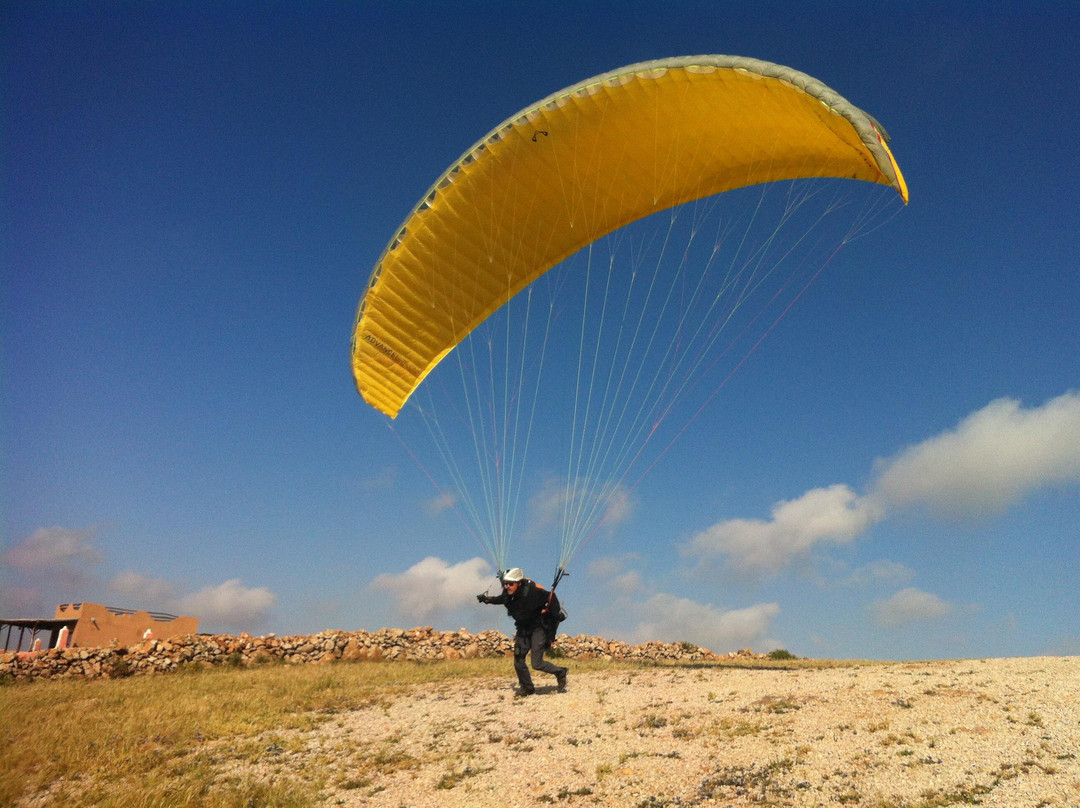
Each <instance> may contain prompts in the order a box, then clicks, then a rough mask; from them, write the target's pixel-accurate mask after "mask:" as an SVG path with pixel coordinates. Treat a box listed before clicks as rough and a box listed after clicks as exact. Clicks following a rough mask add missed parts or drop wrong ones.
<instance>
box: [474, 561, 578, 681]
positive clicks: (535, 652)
mask: <svg viewBox="0 0 1080 808" xmlns="http://www.w3.org/2000/svg"><path fill="white" fill-rule="evenodd" d="M501 577H502V585H503V590H502V594H499V595H496V596H495V597H488V596H487V595H486V594H483V595H477V596H476V599H477V600H478V601H480V602H481V603H499V604H502V605H504V606H506V612H507V614H509V615H510V616H511V617H512V618H513V619H514V627H515V628H516V630H517V631H516V633H515V635H514V670H515V671H516V672H517V677H518V684H520V685H521V688H520V689H519V690H518V695H521V696H531V695H532V694H533V693H535V692H536V688H535V687H534V686H533V680H532V676H531V675H530V674H529V668H528V666H527V665H526V664H525V660H526V658H527V657H529V656H530V655H531V656H532V660H531V661H532V667H533V670H536V671H543V672H544V673H551V674H554V675H555V683H556V684H557V685H558V689H559V692H560V693H562V692H564V691H565V690H566V674H567V673H568V669H567V668H560V667H559V666H558V665H554V664H552V663H551V662H548V661H547V660H546V659H544V651H545V650H546V649H547V648H548V647H549V646H550V644H551V640H553V639H554V636H553V635H554V631H555V628H554V627H555V626H557V625H558V623H557V620H555V619H553V618H554V616H555V615H558V613H559V601H558V599H557V598H556V597H555V593H554V592H548V591H547V590H546V589H544V587H542V586H540V585H539V584H538V583H536V582H535V581H531V580H529V579H528V578H526V577H525V573H523V572H522V571H521V570H520V569H519V568H518V567H514V568H512V569H509V570H507V571H506V572H505V573H503V575H502V576H501ZM549 633H550V634H551V635H552V636H549Z"/></svg>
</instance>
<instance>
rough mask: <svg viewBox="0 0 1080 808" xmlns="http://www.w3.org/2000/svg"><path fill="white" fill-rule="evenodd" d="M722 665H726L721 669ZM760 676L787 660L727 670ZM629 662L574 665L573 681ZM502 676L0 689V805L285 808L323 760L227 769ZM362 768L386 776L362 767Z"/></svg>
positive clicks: (207, 675) (234, 672)
mask: <svg viewBox="0 0 1080 808" xmlns="http://www.w3.org/2000/svg"><path fill="white" fill-rule="evenodd" d="M724 664H729V663H724ZM730 664H731V665H739V664H743V665H745V664H752V665H754V666H760V667H785V668H788V667H807V666H821V665H823V664H831V663H821V662H807V661H799V660H778V661H765V662H762V661H760V660H757V661H754V662H751V663H739V662H737V661H733V662H732V663H730ZM641 666H642V665H641V663H637V664H634V663H618V662H595V661H593V662H583V661H577V660H575V661H574V667H575V669H576V670H577V671H579V672H584V671H586V670H604V669H611V668H613V667H618V668H623V667H625V668H632V667H641ZM509 674H510V671H509V670H508V663H507V660H506V659H478V660H459V661H447V662H438V663H409V662H395V663H385V662H383V663H338V664H333V665H299V666H293V665H276V664H275V665H264V666H259V667H253V668H222V669H215V670H193V671H186V672H180V673H176V674H171V675H166V676H146V677H131V678H126V679H107V680H94V681H84V680H77V679H64V680H49V681H38V682H19V683H12V684H6V685H3V686H0V761H3V765H2V766H0V806H2V807H3V808H7V806H15V805H19V804H25V805H29V804H30V801H31V800H34V799H35V798H37V800H41V801H35V802H34V803H33V804H35V805H64V806H71V808H80V807H81V806H103V807H104V808H111V807H112V806H115V807H116V808H120V806H124V808H151V807H153V808H157V807H158V806H160V807H161V808H165V807H166V806H168V807H169V808H176V807H177V806H196V805H198V806H211V807H215V806H221V808H241V806H243V808H254V807H255V806H269V807H270V808H291V807H292V806H296V807H297V808H299V806H308V805H311V804H312V803H314V802H316V801H317V798H318V794H319V791H320V789H321V788H322V786H323V784H324V782H325V781H326V777H327V776H328V773H329V772H331V771H332V770H333V764H334V762H333V761H332V760H325V761H315V762H314V763H313V765H312V766H311V767H310V768H309V770H299V771H290V772H289V773H288V775H287V776H283V777H281V778H279V779H277V780H275V781H274V782H272V783H265V782H249V781H245V780H243V779H241V778H239V777H237V776H235V775H233V774H230V770H231V769H232V768H233V764H235V763H236V762H237V761H245V760H248V759H252V758H255V757H258V756H259V755H262V754H264V753H265V752H266V750H267V749H273V748H275V747H280V748H287V746H288V744H290V743H295V740H290V738H295V734H290V731H292V730H305V729H311V728H314V727H316V726H318V725H319V724H320V723H321V722H324V721H328V720H332V718H333V716H334V715H335V714H337V713H339V712H343V711H348V710H351V709H354V708H356V707H358V706H361V705H369V704H372V703H378V701H380V700H382V699H390V698H392V697H394V696H395V695H397V694H399V693H401V692H403V691H405V690H407V689H409V688H412V687H415V686H418V685H422V684H424V683H425V682H434V681H445V680H448V679H461V678H484V677H500V678H503V679H505V678H507V677H508V675H509ZM370 765H371V766H373V767H378V766H392V765H393V761H379V760H377V759H376V760H372V761H371V762H370Z"/></svg>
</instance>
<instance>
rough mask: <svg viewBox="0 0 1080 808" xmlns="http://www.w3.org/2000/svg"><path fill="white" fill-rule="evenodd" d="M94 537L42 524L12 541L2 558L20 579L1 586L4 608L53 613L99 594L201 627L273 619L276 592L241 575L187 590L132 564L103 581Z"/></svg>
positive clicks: (237, 627) (229, 628) (251, 627)
mask: <svg viewBox="0 0 1080 808" xmlns="http://www.w3.org/2000/svg"><path fill="white" fill-rule="evenodd" d="M96 540H97V530H96V529H92V528H91V529H83V530H72V529H69V528H63V527H51V528H39V529H37V530H35V531H34V532H33V533H32V534H31V535H30V536H28V537H27V538H26V539H24V540H23V541H21V542H19V543H18V544H16V545H14V546H13V547H11V548H10V549H9V550H8V551H7V552H6V553H4V555H3V557H2V559H0V561H2V562H3V565H4V566H5V567H7V568H8V569H10V570H12V571H14V572H15V573H17V574H18V575H19V579H20V581H21V582H22V585H20V586H15V587H5V588H4V591H3V592H0V609H2V610H3V612H4V613H11V614H18V615H19V616H29V617H40V616H42V615H45V614H52V611H53V609H54V608H55V606H56V604H57V603H63V602H65V601H71V600H84V599H89V597H94V598H97V597H99V594H100V595H103V596H105V597H102V598H101V599H102V600H106V601H108V600H120V601H122V603H123V604H128V603H131V604H134V605H135V606H136V607H137V608H139V609H147V610H149V611H161V612H170V613H176V614H184V615H191V616H194V617H198V618H199V628H200V630H210V631H226V632H241V631H249V632H251V631H258V630H260V629H262V628H265V627H266V626H267V625H268V623H269V619H270V613H271V610H272V609H273V607H274V604H275V603H276V602H277V596H276V595H275V594H274V593H273V592H272V591H271V590H270V589H269V588H267V587H264V586H262V587H247V586H245V585H244V584H243V581H242V580H241V579H240V578H232V579H229V580H227V581H225V582H223V583H221V584H218V585H215V586H206V587H204V588H202V589H201V590H199V591H197V592H190V593H187V594H184V593H183V592H182V587H179V586H178V585H177V584H175V583H174V582H172V581H169V580H167V579H164V578H154V577H151V576H147V575H143V574H142V573H139V572H135V571H133V570H124V571H122V572H119V573H117V574H116V575H114V576H112V577H111V578H109V579H108V580H107V581H102V580H101V576H100V575H99V574H98V568H99V567H101V566H104V565H105V563H106V561H107V559H106V555H105V553H104V551H103V550H102V549H101V548H100V547H98V545H97V543H96ZM95 593H97V594H95ZM48 598H52V599H53V600H54V601H55V602H54V603H49V602H47V599H48Z"/></svg>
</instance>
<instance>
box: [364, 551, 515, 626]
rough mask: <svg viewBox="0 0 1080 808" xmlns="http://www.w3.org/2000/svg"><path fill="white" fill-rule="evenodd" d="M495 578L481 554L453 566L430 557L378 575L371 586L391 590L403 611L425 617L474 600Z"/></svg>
mask: <svg viewBox="0 0 1080 808" xmlns="http://www.w3.org/2000/svg"><path fill="white" fill-rule="evenodd" d="M493 578H494V573H493V572H492V569H491V566H490V565H489V564H488V563H487V561H485V560H484V559H482V558H480V557H476V558H471V559H469V560H468V561H462V562H461V563H459V564H454V565H451V564H449V563H447V562H446V561H443V560H442V559H441V558H435V557H434V556H429V557H428V558H425V559H424V560H423V561H420V562H418V563H416V564H413V565H412V566H411V567H409V569H407V570H405V572H403V573H401V574H400V575H390V574H388V573H384V574H382V575H379V576H378V577H377V578H376V579H375V580H374V581H372V583H371V586H372V587H373V588H374V589H378V590H383V591H386V592H389V593H390V594H391V596H392V597H393V598H394V600H395V602H396V606H397V611H398V612H399V613H400V614H402V615H403V616H405V617H408V618H410V619H414V620H422V619H425V618H427V617H428V616H430V615H433V614H438V613H440V612H443V611H445V610H447V609H456V608H460V607H462V606H466V605H468V604H469V603H470V602H472V603H475V601H476V593H477V592H482V591H483V590H484V589H485V588H487V587H489V586H490V585H491V584H492V582H493Z"/></svg>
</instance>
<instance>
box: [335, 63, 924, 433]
mask: <svg viewBox="0 0 1080 808" xmlns="http://www.w3.org/2000/svg"><path fill="white" fill-rule="evenodd" d="M886 141H887V137H886V135H885V133H884V132H883V130H882V129H881V127H880V126H879V125H877V124H876V122H875V121H874V120H873V119H872V118H871V117H870V116H869V115H867V114H866V113H864V112H862V111H861V110H859V109H858V108H856V107H854V106H853V105H851V104H850V103H848V102H847V101H845V100H844V99H843V98H841V97H840V96H839V95H837V94H836V93H835V92H833V91H832V90H830V89H829V88H828V87H826V86H825V85H823V84H821V83H820V82H818V81H816V80H815V79H813V78H811V77H809V76H807V75H805V74H803V73H799V72H798V71H795V70H792V69H790V68H786V67H781V66H779V65H774V64H771V63H768V62H762V61H759V60H756V59H746V58H739V57H730V56H694V57H683V58H678V59H665V60H658V61H654V62H644V63H641V64H636V65H631V66H629V67H626V68H623V69H621V70H615V71H612V72H610V73H606V74H604V75H602V76H597V77H595V78H593V79H589V80H588V81H584V82H582V83H580V84H577V85H575V86H573V87H569V88H567V89H566V90H563V91H561V92H559V93H556V94H554V95H552V96H549V97H548V98H546V99H544V100H543V101H540V102H539V103H537V104H536V105H534V106H531V107H529V108H528V109H525V110H523V111H522V112H520V113H518V114H517V115H515V116H513V117H512V118H510V119H509V120H507V121H506V122H504V123H503V124H502V125H500V126H499V127H497V128H496V129H495V130H493V131H492V132H491V133H490V134H489V135H487V136H486V137H485V138H484V139H483V140H481V141H479V142H478V143H477V144H476V145H475V146H473V148H471V149H470V150H469V151H468V152H466V153H465V154H464V155H463V156H462V157H461V159H460V160H458V161H457V162H456V163H455V164H454V165H453V166H452V167H451V168H450V169H449V170H448V171H447V172H446V173H445V174H443V175H442V177H440V178H439V180H438V181H437V182H436V183H435V185H434V186H433V187H432V188H431V189H430V191H429V192H428V193H427V194H426V195H425V197H424V198H423V200H422V201H421V202H420V204H419V205H417V207H416V208H415V209H414V210H413V212H412V213H411V214H410V216H409V217H408V218H407V219H406V220H405V222H404V224H403V225H402V227H401V229H400V230H399V231H398V233H397V235H396V236H395V237H394V238H393V240H392V241H391V242H390V244H389V245H388V246H387V248H386V249H385V251H384V252H383V254H382V256H381V257H380V259H379V261H378V263H377V264H376V267H375V270H374V272H373V273H372V276H371V280H370V281H369V283H368V287H367V290H366V292H365V294H364V297H363V299H362V300H361V302H360V307H359V310H358V312H357V316H356V323H355V327H354V330H353V340H352V364H353V376H354V378H355V380H356V386H357V389H358V390H359V391H360V393H361V395H363V397H364V400H365V401H367V402H368V403H369V404H371V406H373V407H375V408H376V409H379V410H381V411H382V412H384V413H386V414H387V415H389V416H391V417H395V416H396V415H397V413H398V411H399V410H400V409H401V407H402V405H403V404H404V403H405V401H406V400H407V399H408V398H409V396H410V395H411V394H412V392H413V391H414V390H415V389H416V387H417V386H418V385H419V384H420V383H421V382H422V381H423V380H424V378H425V377H426V376H427V374H428V373H430V372H431V370H432V369H433V368H434V367H435V366H436V365H437V364H438V363H439V361H440V360H441V359H442V358H443V357H444V356H446V354H447V353H448V352H449V351H451V350H452V349H453V348H454V346H456V345H457V344H458V343H459V342H460V341H461V340H462V339H464V337H465V336H466V335H468V334H469V332H470V331H472V330H473V329H474V328H475V327H476V326H477V325H479V324H480V323H481V322H483V321H484V319H486V318H487V317H488V316H490V315H491V314H492V313H493V312H495V311H496V310H497V309H498V308H499V307H500V306H502V305H503V304H504V303H505V302H506V301H507V300H509V299H510V298H511V297H513V296H514V295H515V294H517V293H518V292H519V291H521V290H522V289H523V288H525V287H526V286H527V285H528V284H530V283H532V282H533V281H534V280H535V279H536V278H538V277H539V276H540V275H542V274H543V273H544V272H546V271H547V270H548V269H550V268H551V267H552V266H554V265H555V264H557V263H559V262H560V261H562V260H563V259H564V258H566V257H568V256H569V255H572V254H573V253H574V252H576V251H577V250H579V249H581V248H582V247H584V246H586V245H588V244H590V243H591V242H593V241H595V240H596V239H598V238H600V237H602V236H604V235H606V234H607V233H610V232H611V231H613V230H615V229H617V228H619V227H622V226H623V225H625V224H628V223H630V222H632V221H635V220H637V219H640V218H642V217H644V216H647V215H649V214H651V213H653V212H655V211H658V210H664V209H666V208H670V207H672V206H675V205H679V204H681V203H684V202H689V201H692V200H695V199H700V198H702V197H705V196H709V195H712V194H716V193H721V192H723V191H728V190H732V189H735V188H741V187H744V186H748V185H754V184H757V183H763V182H771V181H774V180H786V179H797V178H804V177H841V178H850V179H856V180H865V181H868V182H875V183H881V184H883V185H889V186H892V187H893V188H895V189H896V190H897V192H898V193H899V194H900V196H901V197H902V199H903V200H904V202H907V199H908V192H907V186H906V184H905V182H904V179H903V176H902V175H901V173H900V169H899V167H898V166H897V165H896V161H895V160H894V159H893V156H892V153H891V152H890V151H889V148H888V146H887V145H886Z"/></svg>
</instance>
